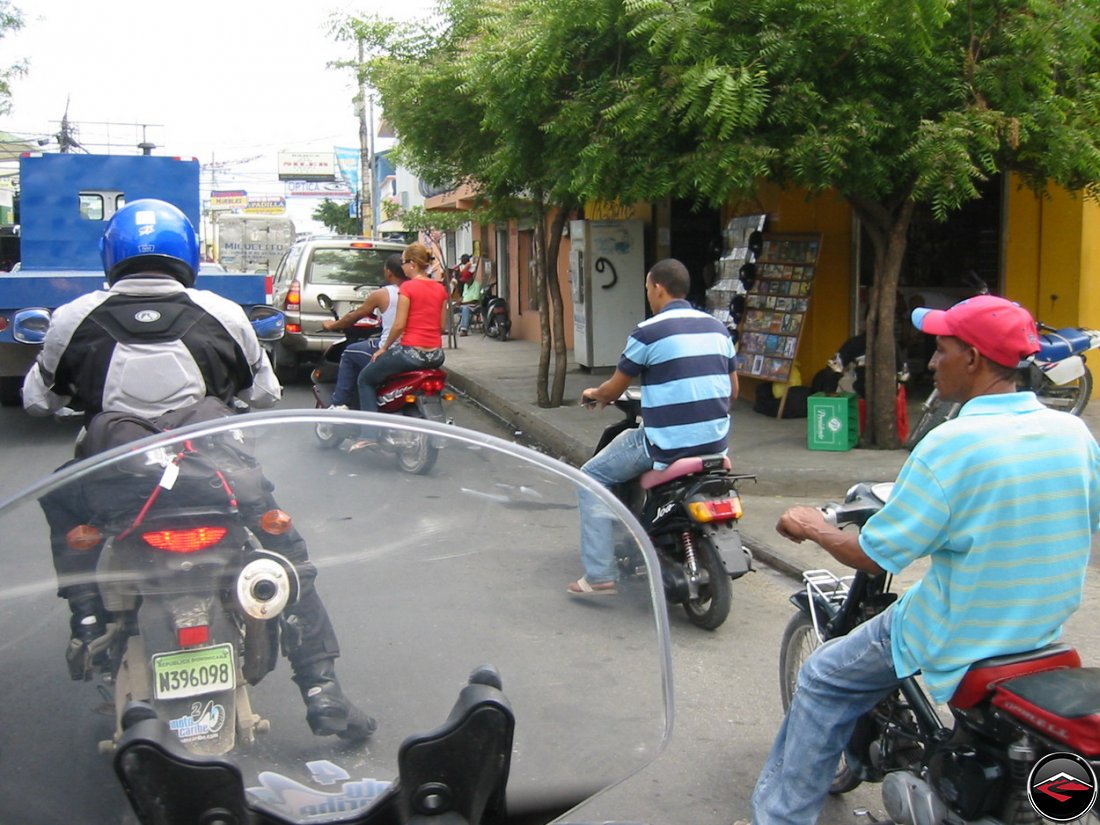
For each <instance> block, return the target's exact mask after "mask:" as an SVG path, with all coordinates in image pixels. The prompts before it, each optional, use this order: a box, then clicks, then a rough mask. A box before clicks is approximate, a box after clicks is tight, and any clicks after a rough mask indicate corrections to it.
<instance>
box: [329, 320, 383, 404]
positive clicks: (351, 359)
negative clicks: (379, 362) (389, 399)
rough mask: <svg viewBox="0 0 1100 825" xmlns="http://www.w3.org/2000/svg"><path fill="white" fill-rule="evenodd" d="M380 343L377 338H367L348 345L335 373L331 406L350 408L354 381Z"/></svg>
mask: <svg viewBox="0 0 1100 825" xmlns="http://www.w3.org/2000/svg"><path fill="white" fill-rule="evenodd" d="M381 343H382V339H381V337H379V336H377V335H376V336H374V337H373V338H368V339H367V340H366V341H356V342H355V343H354V344H348V345H347V346H346V347H345V348H344V352H343V353H342V354H341V355H340V369H339V371H338V372H337V373H336V388H335V389H334V390H333V391H332V402H331V403H332V404H333V405H336V404H343V405H345V406H350V405H351V402H352V392H353V390H355V380H356V379H357V378H358V377H359V371H360V370H362V369H363V367H365V366H366V365H367V364H369V363H370V360H371V356H373V355H374V353H375V352H376V351H377V350H378V345H379V344H381Z"/></svg>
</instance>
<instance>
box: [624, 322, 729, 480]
mask: <svg viewBox="0 0 1100 825" xmlns="http://www.w3.org/2000/svg"><path fill="white" fill-rule="evenodd" d="M618 366H619V370H621V371H622V372H624V373H626V374H627V375H629V376H630V377H632V378H636V377H638V376H639V375H641V377H642V420H643V426H644V429H645V436H646V440H647V441H648V443H649V455H650V458H652V459H653V464H654V466H655V467H657V468H658V469H663V468H664V467H666V466H668V465H669V464H671V463H672V462H673V461H675V460H676V459H678V458H685V457H687V456H694V455H716V454H720V453H725V452H726V438H727V436H728V435H729V429H730V419H729V411H730V403H729V402H730V389H731V388H730V373H731V372H733V371H734V370H735V369H736V368H737V361H736V352H735V351H734V347H733V340H732V339H731V338H730V335H729V331H728V330H727V329H726V327H725V326H724V325H723V324H722V323H721V322H720V321H718V320H717V319H716V318H714V317H712V316H710V315H707V314H706V313H705V312H700V311H699V310H697V309H693V308H692V306H691V304H689V303H688V302H687V301H683V300H677V301H671V302H669V303H668V304H666V305H665V307H664V308H663V309H662V310H661V311H660V312H658V313H657V314H656V315H654V316H653V317H652V318H647V319H646V320H645V321H642V323H640V324H638V326H636V327H635V328H634V330H633V332H631V333H630V337H629V338H628V339H627V342H626V348H625V349H624V350H623V354H622V357H621V358H620V359H619V365H618Z"/></svg>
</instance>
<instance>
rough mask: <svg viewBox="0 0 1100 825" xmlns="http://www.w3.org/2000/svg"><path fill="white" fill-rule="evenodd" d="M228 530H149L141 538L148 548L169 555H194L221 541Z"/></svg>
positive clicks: (214, 528) (222, 528)
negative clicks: (162, 551) (164, 551)
mask: <svg viewBox="0 0 1100 825" xmlns="http://www.w3.org/2000/svg"><path fill="white" fill-rule="evenodd" d="M227 532H228V530H227V529H226V528H225V527H191V528H189V529H187V530H151V531H149V532H148V533H142V534H141V537H142V538H143V539H145V543H146V544H148V545H149V546H150V547H155V548H157V549H158V550H167V551H168V552H169V553H194V552H195V551H197V550H205V549H206V548H207V547H212V546H214V545H215V544H217V543H218V542H219V541H221V540H222V539H223V538H224V537H225V534H226V533H227Z"/></svg>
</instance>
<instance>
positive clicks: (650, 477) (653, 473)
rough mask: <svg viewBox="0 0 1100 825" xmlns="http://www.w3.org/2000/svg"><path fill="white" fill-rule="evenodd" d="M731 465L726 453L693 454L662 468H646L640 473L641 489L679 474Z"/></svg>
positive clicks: (685, 474) (721, 468) (690, 473)
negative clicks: (646, 469)
mask: <svg viewBox="0 0 1100 825" xmlns="http://www.w3.org/2000/svg"><path fill="white" fill-rule="evenodd" d="M731 466H732V465H731V464H730V459H729V456H726V455H694V456H691V457H690V458H678V459H676V460H675V461H673V462H672V463H671V464H669V465H668V466H667V467H665V469H663V470H648V471H646V472H644V473H642V478H641V485H642V489H643V490H651V489H653V488H654V487H656V486H658V485H660V484H666V483H668V482H669V481H672V480H673V479H677V478H680V477H681V476H687V475H692V474H693V473H701V472H703V471H704V470H708V471H709V470H728V469H730V467H731Z"/></svg>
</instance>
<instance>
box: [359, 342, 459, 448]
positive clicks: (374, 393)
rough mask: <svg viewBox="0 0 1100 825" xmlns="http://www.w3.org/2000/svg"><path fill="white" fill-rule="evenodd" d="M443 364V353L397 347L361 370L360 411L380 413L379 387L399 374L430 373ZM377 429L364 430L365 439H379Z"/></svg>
mask: <svg viewBox="0 0 1100 825" xmlns="http://www.w3.org/2000/svg"><path fill="white" fill-rule="evenodd" d="M442 365H443V350H442V349H432V350H423V349H417V348H416V347H404V346H401V345H400V344H395V345H393V346H392V347H390V348H389V349H387V350H386V351H385V352H383V353H382V354H381V355H379V356H378V357H377V358H376V359H374V361H372V362H371V363H369V364H367V366H365V367H363V369H362V370H360V371H359V380H358V385H359V409H360V410H362V411H363V412H378V385H379V384H381V383H382V382H383V381H385V380H386V379H387V378H389V377H390V376H391V375H397V373H399V372H409V371H410V370H429V369H435V368H436V367H440V366H442ZM377 437H378V433H377V432H376V430H375V428H374V427H363V438H377Z"/></svg>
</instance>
